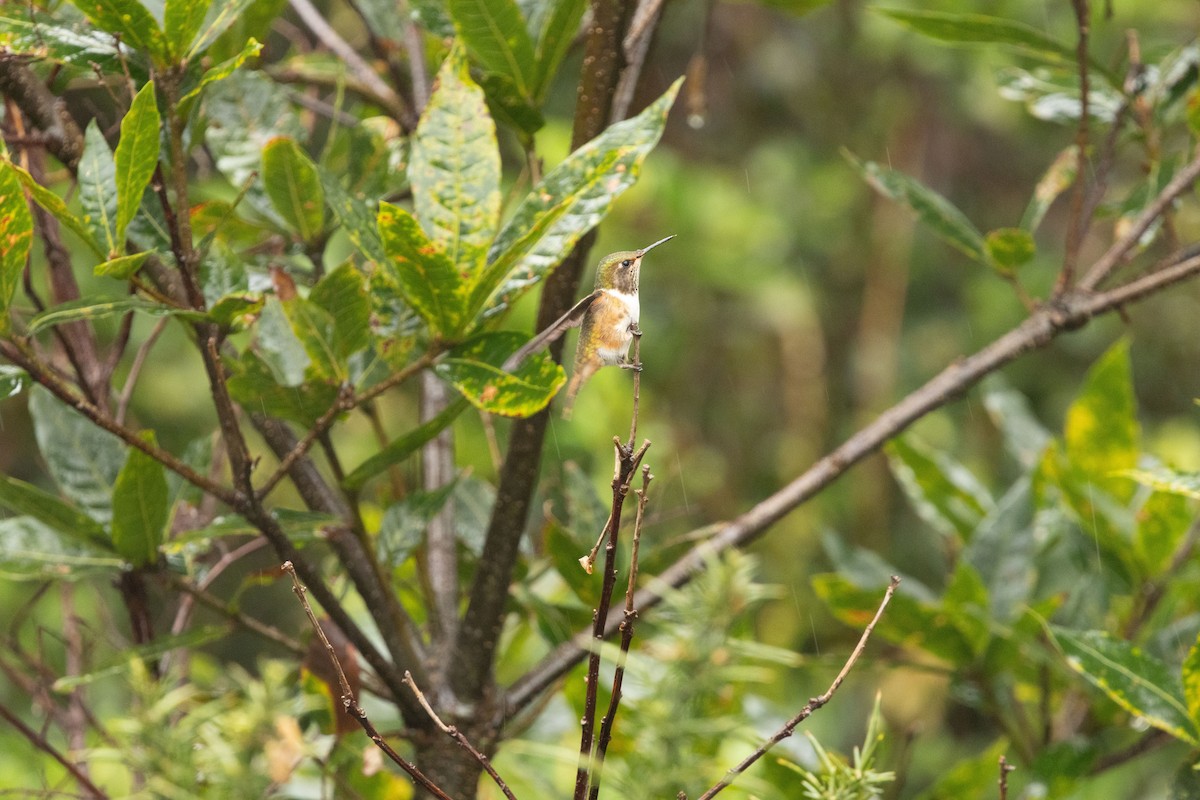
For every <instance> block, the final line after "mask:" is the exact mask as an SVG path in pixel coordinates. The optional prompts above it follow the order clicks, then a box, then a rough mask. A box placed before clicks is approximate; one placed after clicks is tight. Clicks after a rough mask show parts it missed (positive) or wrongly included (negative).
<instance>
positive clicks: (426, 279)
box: [378, 203, 465, 335]
mask: <svg viewBox="0 0 1200 800" xmlns="http://www.w3.org/2000/svg"><path fill="white" fill-rule="evenodd" d="M378 224H379V236H380V239H382V241H383V249H384V252H385V253H387V256H388V259H387V261H386V262H385V263H384V265H383V267H384V269H385V270H387V271H388V272H389V273H390V274H391V275H392V276H393V277H394V278H395V279H396V282H397V283H398V285H399V287H400V290H401V291H402V292H403V293H404V299H405V300H406V301H407V302H408V304H409V306H411V307H412V309H413V310H414V311H416V312H417V313H418V314H420V315H421V317H422V318H423V319H424V320H425V322H426V323H427V324H428V325H429V327H430V328H431V329H432V330H433V331H434V332H435V333H438V334H441V335H450V334H453V333H454V332H456V331H457V330H458V328H459V325H460V323H461V322H462V319H463V312H464V305H465V303H464V300H465V297H464V294H465V287H464V286H463V281H462V276H461V275H459V273H458V270H456V269H455V268H454V264H452V263H451V261H450V259H449V258H447V257H446V255H445V254H444V253H442V252H441V251H439V250H438V249H437V247H436V246H435V245H433V244H432V243H431V242H430V241H429V239H427V238H426V236H425V232H424V231H423V230H421V226H420V224H419V223H418V222H417V220H416V219H415V218H414V217H413V215H412V214H409V213H408V212H407V211H405V210H404V209H403V208H400V207H399V206H394V205H392V204H391V203H381V204H380V206H379V216H378Z"/></svg>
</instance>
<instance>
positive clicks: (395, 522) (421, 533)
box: [377, 403, 466, 569]
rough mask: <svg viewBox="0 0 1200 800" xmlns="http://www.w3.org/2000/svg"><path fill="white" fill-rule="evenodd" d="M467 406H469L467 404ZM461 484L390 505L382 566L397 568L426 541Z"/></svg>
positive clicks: (381, 540)
mask: <svg viewBox="0 0 1200 800" xmlns="http://www.w3.org/2000/svg"><path fill="white" fill-rule="evenodd" d="M463 405H466V404H465V403H464V404H463ZM456 485H457V481H451V482H450V483H448V484H446V485H445V486H443V487H442V488H440V489H437V490H435V491H432V492H413V493H412V494H410V495H408V496H407V497H405V498H404V499H403V500H400V501H399V502H396V503H392V504H391V505H390V506H388V509H387V511H385V512H384V514H383V521H382V522H381V523H380V524H379V537H378V539H377V547H378V552H379V561H380V563H383V564H387V565H388V566H390V567H392V569H396V568H398V567H400V566H402V565H403V564H404V562H405V561H407V560H408V559H409V557H410V556H411V555H412V554H413V552H414V551H415V550H416V549H417V548H418V547H420V546H421V544H422V543H423V542H424V541H425V531H426V530H428V529H429V523H430V521H431V520H432V519H433V518H434V517H435V516H437V514H438V512H439V511H441V510H442V508H444V507H445V505H446V503H447V502H449V500H450V493H451V492H452V491H454V487H455V486H456Z"/></svg>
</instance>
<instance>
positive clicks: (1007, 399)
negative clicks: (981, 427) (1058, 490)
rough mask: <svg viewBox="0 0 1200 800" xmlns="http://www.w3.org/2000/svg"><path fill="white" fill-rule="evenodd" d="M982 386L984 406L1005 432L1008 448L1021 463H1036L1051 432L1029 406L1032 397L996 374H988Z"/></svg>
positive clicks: (1048, 440)
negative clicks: (1026, 395)
mask: <svg viewBox="0 0 1200 800" xmlns="http://www.w3.org/2000/svg"><path fill="white" fill-rule="evenodd" d="M983 386H984V394H983V405H984V408H986V409H987V413H988V416H989V417H990V418H991V420H992V422H993V423H994V424H995V425H996V427H997V428H999V429H1000V432H1001V433H1002V434H1003V436H1004V445H1005V448H1006V449H1007V450H1008V452H1009V453H1010V454H1011V455H1012V456H1013V458H1015V459H1016V460H1017V461H1018V462H1020V464H1021V465H1022V466H1024V467H1026V468H1028V467H1032V466H1033V465H1035V464H1037V463H1038V461H1039V460H1041V457H1042V452H1043V451H1045V449H1046V445H1047V444H1049V442H1050V439H1051V436H1050V432H1049V431H1048V430H1046V429H1045V427H1043V426H1042V424H1041V423H1040V422H1038V420H1037V418H1036V417H1035V416H1034V415H1033V412H1032V411H1030V410H1029V401H1028V400H1026V399H1025V396H1024V395H1023V394H1021V393H1020V392H1018V391H1016V390H1014V389H1012V388H1010V387H1009V386H1008V385H1007V384H1005V383H1004V381H1003V380H1002V379H1001V378H1000V377H998V376H996V375H992V376H989V377H988V378H986V379H985V380H984V384H983Z"/></svg>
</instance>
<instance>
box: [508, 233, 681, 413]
mask: <svg viewBox="0 0 1200 800" xmlns="http://www.w3.org/2000/svg"><path fill="white" fill-rule="evenodd" d="M674 238H675V235H674V234H672V235H670V236H667V237H666V238H664V239H659V240H658V241H657V242H655V243H654V244H652V245H649V246H648V247H643V248H642V249H640V250H622V251H620V252H618V253H612V254H611V255H607V256H605V257H604V258H602V259H600V265H599V266H598V267H596V285H595V288H594V290H593V291H592V293H591V294H589V295H588V296H587V297H585V298H583V299H582V300H580V301H579V302H578V303H576V304H575V305H574V306H573V307H572V308H571V310H570V311H568V312H567V313H565V314H563V315H562V316H561V317H559V318H558V319H557V320H555V321H554V322H553V323H551V325H550V326H549V327H547V328H546V329H545V330H544V331H542V332H541V333H539V334H538V335H537V336H535V337H533V338H532V339H530V340H529V342H528V343H527V344H526V345H525V346H524V347H522V348H521V349H520V350H518V351H517V352H515V353H513V354H512V355H511V356H509V358H508V360H507V361H505V362H504V369H505V370H511V369H513V368H515V367H517V366H518V365H520V363H521V362H522V361H524V360H525V359H526V358H527V357H528V356H529V355H530V354H531V353H535V352H537V351H538V350H540V349H542V348H543V347H545V346H546V345H548V344H550V343H551V342H553V341H554V340H555V339H557V338H559V337H560V336H562V335H563V334H564V333H566V332H567V330H568V329H569V328H574V327H576V326H582V329H581V330H580V332H579V343H578V344H577V345H576V346H575V368H574V370H573V371H572V373H571V382H570V383H568V384H567V399H566V405H565V406H564V407H563V417H565V418H566V419H570V418H571V407H572V405H574V403H575V395H577V394H578V393H579V389H580V388H581V387H582V386H583V384H584V382H586V381H587V379H588V378H590V377H592V375H594V374H595V372H596V370H598V369H600V368H601V367H605V366H618V367H620V368H621V369H632V370H638V371H641V369H642V366H641V364H635V363H633V362H631V361H630V360H629V345H630V344H631V343H632V342H633V337H634V336H641V335H642V332H641V330H640V329H639V328H638V319H639V317H640V316H641V305H640V304H639V303H638V278H639V276H640V274H641V269H642V258H643V257H644V256H645V255H646V253H649V252H650V251H651V250H653V249H654V248H656V247H658V246H659V245H660V244H663V243H664V242H669V241H670V240H671V239H674Z"/></svg>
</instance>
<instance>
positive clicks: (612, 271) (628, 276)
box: [596, 234, 675, 294]
mask: <svg viewBox="0 0 1200 800" xmlns="http://www.w3.org/2000/svg"><path fill="white" fill-rule="evenodd" d="M674 238H675V235H674V234H671V235H670V236H668V237H666V238H665V239H659V240H658V241H657V242H655V243H654V244H652V245H650V246H649V247H643V248H642V249H641V250H622V251H621V252H619V253H613V254H611V255H607V256H605V257H604V258H602V259H601V260H600V266H599V267H597V268H596V288H597V289H615V290H617V291H618V292H624V293H625V294H637V290H638V278H639V276H640V275H641V271H642V257H643V256H644V255H646V253H649V252H650V251H651V250H653V249H654V248H656V247H658V246H659V245H660V244H662V243H663V242H667V241H670V240H671V239H674Z"/></svg>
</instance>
